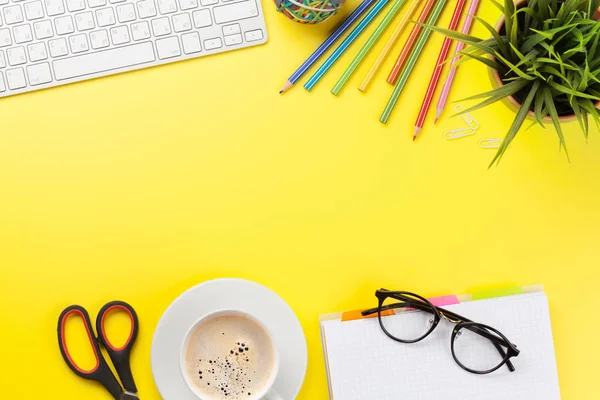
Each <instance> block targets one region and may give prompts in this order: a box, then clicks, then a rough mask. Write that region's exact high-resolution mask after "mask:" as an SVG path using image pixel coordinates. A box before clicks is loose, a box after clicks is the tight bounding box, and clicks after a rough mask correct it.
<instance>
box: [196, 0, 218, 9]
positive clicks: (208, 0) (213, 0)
mask: <svg viewBox="0 0 600 400" xmlns="http://www.w3.org/2000/svg"><path fill="white" fill-rule="evenodd" d="M200 3H202V5H203V6H204V7H206V6H214V5H215V4H218V3H219V0H200Z"/></svg>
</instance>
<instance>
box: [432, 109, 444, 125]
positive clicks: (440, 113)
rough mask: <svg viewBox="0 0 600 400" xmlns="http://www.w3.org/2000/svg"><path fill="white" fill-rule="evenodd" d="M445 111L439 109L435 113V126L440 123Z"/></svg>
mask: <svg viewBox="0 0 600 400" xmlns="http://www.w3.org/2000/svg"><path fill="white" fill-rule="evenodd" d="M443 111H444V109H443V108H438V109H437V110H436V111H435V121H434V122H433V123H434V124H437V122H438V121H439V119H440V116H441V115H442V112H443Z"/></svg>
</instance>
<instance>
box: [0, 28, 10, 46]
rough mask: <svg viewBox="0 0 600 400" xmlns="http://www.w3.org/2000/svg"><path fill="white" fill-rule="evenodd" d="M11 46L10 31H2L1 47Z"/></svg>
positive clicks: (0, 35)
mask: <svg viewBox="0 0 600 400" xmlns="http://www.w3.org/2000/svg"><path fill="white" fill-rule="evenodd" d="M11 44H12V39H11V37H10V30H9V29H8V28H4V29H0V47H6V46H10V45H11Z"/></svg>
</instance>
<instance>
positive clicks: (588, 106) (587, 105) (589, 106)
mask: <svg viewBox="0 0 600 400" xmlns="http://www.w3.org/2000/svg"><path fill="white" fill-rule="evenodd" d="M579 105H580V106H581V108H583V109H584V110H585V111H587V112H588V114H589V115H591V116H592V118H593V119H594V122H595V123H596V128H598V129H600V116H599V115H598V110H597V109H596V107H595V106H594V104H593V103H592V102H591V101H590V100H588V99H581V100H579Z"/></svg>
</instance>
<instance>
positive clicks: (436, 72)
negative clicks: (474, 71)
mask: <svg viewBox="0 0 600 400" xmlns="http://www.w3.org/2000/svg"><path fill="white" fill-rule="evenodd" d="M466 2H467V0H457V1H456V7H455V8H454V13H453V14H452V19H451V20H450V24H449V25H448V29H450V30H453V31H454V30H456V27H457V26H458V22H459V21H460V17H461V16H462V13H463V10H464V9H465V3H466ZM451 44H452V39H450V38H449V37H446V38H444V42H443V43H442V48H441V50H440V55H439V56H438V59H437V61H436V62H435V67H434V69H433V74H432V75H431V80H430V81H429V86H427V91H426V92H425V98H424V99H423V104H421V109H420V110H419V115H418V116H417V121H416V122H415V131H414V134H413V141H414V140H416V139H417V135H418V134H419V132H421V129H423V124H424V123H425V118H426V117H427V113H428V112H429V107H430V106H431V101H432V100H433V95H434V94H435V89H436V88H437V85H438V83H439V82H440V77H441V76H442V70H443V69H444V61H446V57H448V52H449V51H450V45H451Z"/></svg>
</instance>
